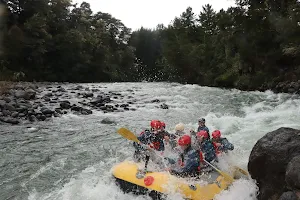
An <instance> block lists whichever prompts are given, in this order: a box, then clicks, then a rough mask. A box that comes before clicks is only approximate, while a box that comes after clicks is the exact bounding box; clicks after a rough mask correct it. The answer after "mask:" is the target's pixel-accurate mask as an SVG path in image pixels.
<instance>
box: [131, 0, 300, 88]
mask: <svg viewBox="0 0 300 200" xmlns="http://www.w3.org/2000/svg"><path fill="white" fill-rule="evenodd" d="M236 2H237V6H236V7H231V8H228V9H227V11H225V10H220V11H219V12H216V11H214V10H213V9H212V7H211V6H210V5H205V6H203V7H202V10H201V11H200V13H199V15H195V14H194V13H193V11H192V9H191V8H190V7H188V8H187V9H186V10H185V11H184V12H183V13H182V14H181V15H180V17H176V18H175V19H174V20H173V22H172V23H171V24H170V25H169V26H168V27H163V28H160V29H156V30H145V29H141V30H138V31H136V32H134V33H133V34H132V38H133V39H134V40H135V41H136V42H135V43H132V44H131V45H133V46H134V47H136V55H137V56H138V58H139V59H140V60H141V62H142V63H144V64H145V67H147V68H151V69H155V72H156V73H158V72H164V76H163V79H165V80H172V81H173V80H175V81H179V82H190V83H198V84H202V85H209V86H218V87H237V88H241V89H251V90H252V89H259V88H260V87H261V86H265V85H267V86H268V87H271V86H274V85H275V84H276V83H278V82H279V81H292V80H296V79H295V77H297V76H298V77H299V75H300V74H299V72H300V69H299V66H300V48H299V42H300V23H299V21H300V3H299V1H296V0H285V1H254V0H239V1H236ZM149 37H151V38H149ZM156 38H159V42H160V43H159V44H160V45H161V46H159V44H157V39H156ZM151 42H152V43H151ZM144 43H147V45H143V44H144ZM154 44H157V45H156V46H159V48H151V45H154ZM157 51H159V54H158V53H157ZM153 60H156V61H158V62H155V64H153V62H151V61H153ZM146 63H147V64H146ZM149 63H151V64H149ZM147 70H148V71H150V69H147ZM146 74H147V75H150V74H151V76H153V72H151V73H146ZM292 77H294V78H292Z"/></svg>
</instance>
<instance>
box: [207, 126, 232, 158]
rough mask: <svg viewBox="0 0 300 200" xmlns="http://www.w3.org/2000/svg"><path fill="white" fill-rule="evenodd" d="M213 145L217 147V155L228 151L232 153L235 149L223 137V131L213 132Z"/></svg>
mask: <svg viewBox="0 0 300 200" xmlns="http://www.w3.org/2000/svg"><path fill="white" fill-rule="evenodd" d="M211 135H212V139H211V141H212V143H213V145H214V147H215V150H216V153H217V155H219V154H221V153H222V152H224V153H227V152H228V151H232V150H233V149H234V146H233V144H231V143H230V142H229V141H228V140H227V139H226V138H222V137H221V131H219V130H215V131H213V132H212V134H211Z"/></svg>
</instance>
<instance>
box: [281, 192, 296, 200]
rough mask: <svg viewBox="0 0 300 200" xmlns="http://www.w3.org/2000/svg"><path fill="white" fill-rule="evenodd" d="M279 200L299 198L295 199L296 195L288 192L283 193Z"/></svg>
mask: <svg viewBox="0 0 300 200" xmlns="http://www.w3.org/2000/svg"><path fill="white" fill-rule="evenodd" d="M279 200H299V198H298V197H297V195H296V194H295V193H294V192H292V191H288V192H285V193H283V194H282V195H281V196H280V198H279Z"/></svg>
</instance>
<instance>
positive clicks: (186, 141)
mask: <svg viewBox="0 0 300 200" xmlns="http://www.w3.org/2000/svg"><path fill="white" fill-rule="evenodd" d="M191 143H192V140H191V137H190V136H189V135H183V136H181V137H180V138H179V139H178V145H179V146H180V148H181V150H182V153H181V154H180V155H179V158H178V165H177V166H176V167H172V168H167V169H166V170H168V171H169V172H170V173H171V174H174V175H176V176H180V177H195V176H198V174H199V165H200V163H199V154H198V152H197V151H196V150H194V149H193V148H192V146H191ZM168 161H169V162H170V161H171V159H168ZM173 162H175V161H173ZM171 164H172V163H171Z"/></svg>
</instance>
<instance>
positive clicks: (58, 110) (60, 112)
mask: <svg viewBox="0 0 300 200" xmlns="http://www.w3.org/2000/svg"><path fill="white" fill-rule="evenodd" d="M54 110H55V112H56V113H58V114H61V115H62V114H63V112H62V110H61V108H55V109H54Z"/></svg>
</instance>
